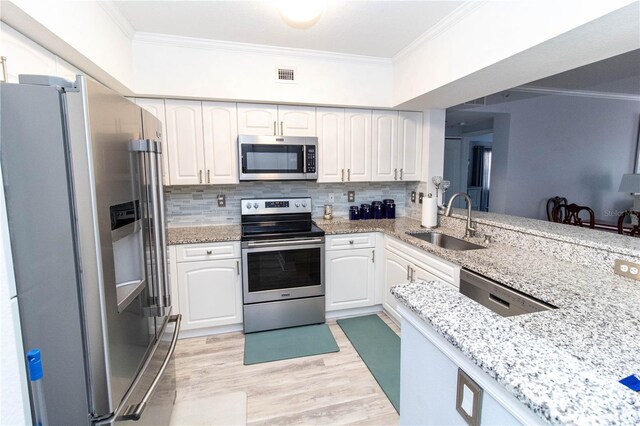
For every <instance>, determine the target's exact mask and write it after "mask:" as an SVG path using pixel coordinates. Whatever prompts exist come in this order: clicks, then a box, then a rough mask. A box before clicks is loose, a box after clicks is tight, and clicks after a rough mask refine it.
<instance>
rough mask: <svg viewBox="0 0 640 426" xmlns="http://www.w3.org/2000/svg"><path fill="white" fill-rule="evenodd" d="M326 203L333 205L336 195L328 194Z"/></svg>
mask: <svg viewBox="0 0 640 426" xmlns="http://www.w3.org/2000/svg"><path fill="white" fill-rule="evenodd" d="M327 201H328V202H329V203H335V202H336V194H334V193H333V192H332V193H330V194H329V196H328V197H327Z"/></svg>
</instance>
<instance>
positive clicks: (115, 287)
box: [66, 77, 156, 420]
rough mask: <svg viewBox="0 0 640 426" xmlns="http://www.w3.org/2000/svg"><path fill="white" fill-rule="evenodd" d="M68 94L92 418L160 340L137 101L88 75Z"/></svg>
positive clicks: (112, 406) (125, 387)
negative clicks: (136, 147) (153, 311)
mask: <svg viewBox="0 0 640 426" xmlns="http://www.w3.org/2000/svg"><path fill="white" fill-rule="evenodd" d="M77 84H78V89H79V91H77V92H70V93H68V94H67V95H66V100H67V109H68V117H69V118H68V122H69V135H70V137H69V140H70V153H71V158H72V176H73V191H74V203H75V211H76V226H77V229H78V247H79V250H78V251H79V258H80V263H81V271H82V288H81V294H82V299H83V310H84V315H85V328H86V339H87V357H88V365H89V371H90V380H89V385H90V392H89V395H90V400H91V411H90V415H91V417H92V419H94V420H95V419H101V418H107V417H109V416H113V413H114V412H115V411H116V409H117V408H118V407H119V406H120V404H121V403H122V401H123V398H124V396H125V394H126V393H127V392H128V391H129V389H130V388H131V386H132V384H133V382H134V380H135V378H136V377H137V374H138V373H139V372H140V371H141V369H142V367H143V365H144V364H145V362H146V360H147V357H148V356H149V354H150V353H151V351H152V348H153V344H154V343H155V341H156V329H155V321H154V319H153V318H149V316H148V312H147V310H148V308H149V306H150V305H151V303H150V301H152V300H153V298H154V297H156V294H155V293H154V290H153V288H152V287H151V286H150V285H149V283H150V280H149V277H148V275H147V270H146V268H145V259H144V256H145V255H144V249H143V248H144V244H145V242H144V221H143V217H144V212H143V205H144V201H143V194H141V187H142V185H141V176H142V174H143V172H142V171H141V170H139V163H138V153H136V152H132V151H131V149H130V148H131V141H132V140H139V139H140V138H141V136H142V120H141V113H140V107H138V106H136V105H135V104H133V103H132V102H130V101H128V100H127V99H125V98H123V97H121V96H120V95H118V94H117V93H115V92H113V91H111V90H109V89H107V88H106V87H104V86H102V85H101V84H99V83H97V82H94V81H93V80H90V79H85V78H82V77H81V78H79V80H78V83H77Z"/></svg>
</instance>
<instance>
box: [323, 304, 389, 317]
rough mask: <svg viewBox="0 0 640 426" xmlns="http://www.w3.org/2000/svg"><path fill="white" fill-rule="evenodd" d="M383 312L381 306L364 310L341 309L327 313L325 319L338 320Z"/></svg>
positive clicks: (368, 307)
mask: <svg viewBox="0 0 640 426" xmlns="http://www.w3.org/2000/svg"><path fill="white" fill-rule="evenodd" d="M378 312H383V309H382V305H374V306H367V307H364V308H351V309H341V310H339V311H329V312H327V313H326V318H327V319H336V318H337V319H339V318H347V317H357V316H360V315H366V314H377V313H378Z"/></svg>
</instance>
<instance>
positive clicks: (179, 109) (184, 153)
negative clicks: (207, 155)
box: [165, 99, 204, 185]
mask: <svg viewBox="0 0 640 426" xmlns="http://www.w3.org/2000/svg"><path fill="white" fill-rule="evenodd" d="M165 108H166V117H167V136H166V145H167V148H168V151H169V181H170V182H171V184H172V185H197V184H201V183H204V145H203V135H202V104H201V103H200V102H199V101H176V100H169V99H168V100H167V101H166V102H165Z"/></svg>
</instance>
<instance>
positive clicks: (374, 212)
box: [371, 201, 384, 219]
mask: <svg viewBox="0 0 640 426" xmlns="http://www.w3.org/2000/svg"><path fill="white" fill-rule="evenodd" d="M383 211H384V205H383V204H382V201H372V202H371V217H372V218H373V219H382V217H383Z"/></svg>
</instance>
